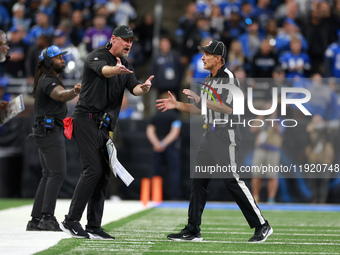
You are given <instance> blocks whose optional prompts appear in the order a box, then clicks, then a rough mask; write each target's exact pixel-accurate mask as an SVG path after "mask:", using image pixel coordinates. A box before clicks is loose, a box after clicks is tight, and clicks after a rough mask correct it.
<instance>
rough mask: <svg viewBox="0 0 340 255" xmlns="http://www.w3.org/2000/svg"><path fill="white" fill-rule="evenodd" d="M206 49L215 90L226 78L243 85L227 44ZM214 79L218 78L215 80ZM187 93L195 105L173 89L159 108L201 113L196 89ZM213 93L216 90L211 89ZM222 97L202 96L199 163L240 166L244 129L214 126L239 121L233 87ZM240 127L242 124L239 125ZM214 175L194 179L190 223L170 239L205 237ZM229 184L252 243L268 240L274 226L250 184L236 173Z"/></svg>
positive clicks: (227, 180)
mask: <svg viewBox="0 0 340 255" xmlns="http://www.w3.org/2000/svg"><path fill="white" fill-rule="evenodd" d="M198 48H199V49H200V50H202V51H203V52H204V55H203V57H202V61H203V65H204V69H207V70H209V71H210V72H211V74H210V75H209V76H208V77H207V78H206V79H205V81H204V84H209V85H210V86H212V87H213V88H214V89H215V90H217V91H219V88H217V86H218V85H216V84H217V83H220V81H222V82H223V83H224V84H228V83H229V84H231V85H235V86H238V87H239V82H238V80H237V78H236V77H235V75H234V74H233V73H232V72H230V71H229V70H228V69H227V68H226V66H225V60H224V59H225V57H226V53H227V50H226V47H225V45H224V44H223V43H222V42H220V41H215V40H213V41H210V42H209V43H208V45H207V46H206V47H201V46H199V47H198ZM213 81H217V82H216V83H214V82H213ZM183 92H184V94H186V95H187V96H188V97H189V98H190V99H194V101H195V104H194V105H192V104H185V103H182V102H178V101H176V99H175V98H174V96H173V95H172V94H171V93H170V92H169V95H170V97H169V98H167V99H158V100H157V103H158V104H156V107H157V108H158V109H161V110H163V111H166V110H170V109H175V108H176V109H177V110H180V111H184V112H188V113H192V114H201V106H200V103H201V102H200V100H201V98H200V97H199V96H198V95H196V94H195V93H194V92H192V91H190V90H188V89H185V90H184V91H183ZM211 92H212V91H211ZM218 93H219V96H220V98H221V99H222V102H223V105H220V104H217V105H216V106H215V104H214V102H213V101H212V100H208V98H209V97H208V93H205V92H202V93H201V96H202V97H206V99H207V100H206V102H207V108H208V109H207V116H206V118H205V124H206V126H207V130H206V132H205V133H204V135H203V137H202V139H201V142H200V146H199V148H198V152H197V154H196V162H195V165H196V166H206V165H215V164H216V165H220V166H229V165H232V166H236V167H237V166H238V164H237V163H238V162H237V151H238V147H239V141H240V140H239V139H240V132H239V129H238V128H231V127H230V126H227V124H225V126H222V125H218V126H216V127H215V126H212V124H213V119H214V118H219V119H225V120H227V121H229V120H230V119H232V120H233V122H234V123H236V122H239V121H238V119H239V116H238V115H232V114H231V113H232V108H231V106H232V96H230V95H229V90H227V89H221V92H218ZM237 127H238V126H237ZM210 180H211V178H206V179H201V178H193V179H192V182H191V195H190V204H189V212H188V215H189V219H188V225H186V226H185V228H184V229H183V230H182V231H181V232H179V233H175V234H170V235H168V239H170V240H174V241H196V242H200V241H202V240H203V238H202V237H201V233H200V225H201V218H202V213H203V210H204V207H205V204H206V202H207V196H208V187H209V183H210ZM222 180H223V182H224V184H225V186H226V187H227V188H228V190H229V191H230V193H231V195H232V197H233V198H234V200H235V202H236V203H237V204H238V206H239V207H240V209H241V211H242V213H243V215H244V216H245V218H246V220H247V221H248V224H249V225H250V227H251V228H254V227H255V233H254V236H253V237H252V238H250V239H249V242H254V243H255V242H256V243H259V242H264V241H265V240H266V239H267V237H268V236H270V235H271V234H272V233H273V229H272V228H271V227H270V226H269V224H268V222H267V221H266V220H265V219H264V218H263V216H262V215H261V211H260V209H259V208H258V207H257V205H256V202H255V200H254V198H253V197H252V195H251V193H250V191H249V189H248V187H247V186H246V185H245V183H244V182H243V181H242V180H240V179H239V176H238V175H237V174H236V173H233V174H232V175H230V176H228V178H223V179H222Z"/></svg>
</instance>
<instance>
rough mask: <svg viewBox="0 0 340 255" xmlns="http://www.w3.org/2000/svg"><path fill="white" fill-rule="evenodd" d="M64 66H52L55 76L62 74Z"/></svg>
mask: <svg viewBox="0 0 340 255" xmlns="http://www.w3.org/2000/svg"><path fill="white" fill-rule="evenodd" d="M64 69H65V66H64V65H61V66H53V70H54V71H55V72H56V73H57V74H61V73H62V72H64Z"/></svg>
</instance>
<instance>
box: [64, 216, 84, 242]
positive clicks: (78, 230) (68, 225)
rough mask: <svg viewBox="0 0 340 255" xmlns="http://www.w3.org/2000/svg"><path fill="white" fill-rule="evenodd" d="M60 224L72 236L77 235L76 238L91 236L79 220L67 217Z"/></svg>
mask: <svg viewBox="0 0 340 255" xmlns="http://www.w3.org/2000/svg"><path fill="white" fill-rule="evenodd" d="M59 226H60V228H61V230H62V231H64V232H66V233H67V234H69V235H71V236H72V237H75V238H89V237H90V236H89V235H88V233H87V232H85V230H84V229H83V228H82V226H81V225H80V223H79V221H77V220H74V221H71V220H66V219H65V220H64V221H63V222H61V223H60V225H59Z"/></svg>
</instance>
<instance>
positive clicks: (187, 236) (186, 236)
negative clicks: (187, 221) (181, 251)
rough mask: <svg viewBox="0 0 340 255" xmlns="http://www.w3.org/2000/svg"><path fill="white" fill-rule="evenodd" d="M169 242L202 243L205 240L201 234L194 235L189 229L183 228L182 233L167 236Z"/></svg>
mask: <svg viewBox="0 0 340 255" xmlns="http://www.w3.org/2000/svg"><path fill="white" fill-rule="evenodd" d="M167 237H168V239H169V240H172V241H191V242H201V241H202V240H203V238H202V236H201V233H199V232H198V233H196V234H193V233H191V232H190V231H189V230H188V229H187V227H186V226H185V228H183V229H182V230H181V232H179V233H176V234H170V235H168V236H167Z"/></svg>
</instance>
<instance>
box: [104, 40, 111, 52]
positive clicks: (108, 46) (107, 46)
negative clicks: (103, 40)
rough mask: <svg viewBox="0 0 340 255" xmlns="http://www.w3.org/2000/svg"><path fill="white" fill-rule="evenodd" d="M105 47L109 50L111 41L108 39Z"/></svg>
mask: <svg viewBox="0 0 340 255" xmlns="http://www.w3.org/2000/svg"><path fill="white" fill-rule="evenodd" d="M105 48H106V49H107V50H110V49H111V48H112V42H111V41H109V42H108V43H107V44H106V45H105Z"/></svg>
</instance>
